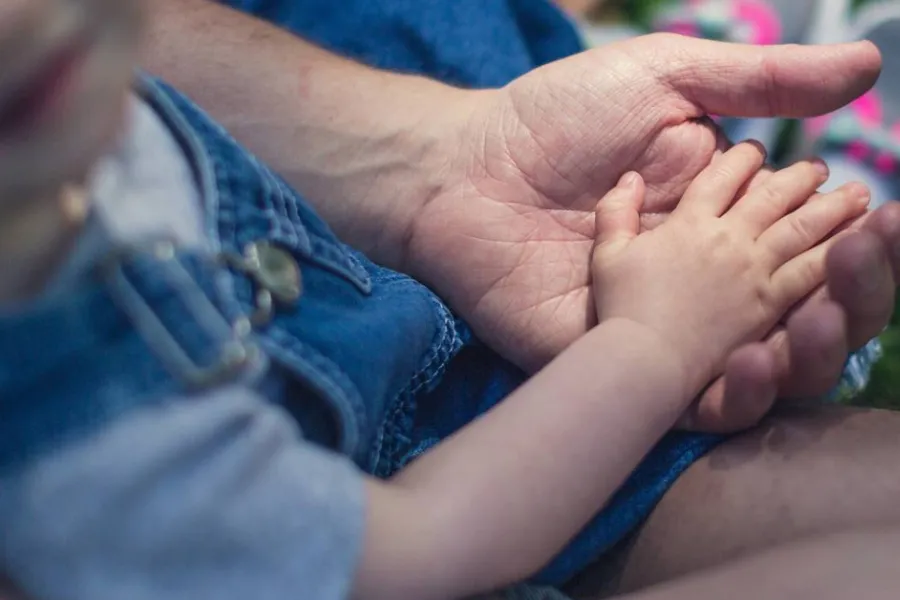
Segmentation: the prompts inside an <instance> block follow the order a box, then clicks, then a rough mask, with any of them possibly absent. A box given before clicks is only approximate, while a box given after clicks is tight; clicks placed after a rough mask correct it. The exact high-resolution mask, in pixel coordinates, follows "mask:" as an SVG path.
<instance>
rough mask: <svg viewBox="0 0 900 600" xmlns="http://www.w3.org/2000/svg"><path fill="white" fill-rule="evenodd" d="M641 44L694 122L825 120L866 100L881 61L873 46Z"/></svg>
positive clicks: (654, 38)
mask: <svg viewBox="0 0 900 600" xmlns="http://www.w3.org/2000/svg"><path fill="white" fill-rule="evenodd" d="M641 43H642V44H644V48H643V50H644V51H645V52H648V55H649V56H652V57H656V61H654V62H657V63H658V64H656V65H654V67H655V68H654V71H655V74H656V76H657V78H658V79H659V80H660V82H661V83H663V84H665V85H666V86H667V87H669V89H671V90H672V91H674V92H675V93H677V94H679V95H680V96H681V98H683V99H684V100H687V101H688V103H689V106H690V107H691V109H692V110H693V111H694V112H695V115H694V116H701V115H705V114H713V115H722V116H733V117H811V116H816V115H820V114H825V113H828V112H831V111H833V110H837V109H838V108H841V107H842V106H844V105H846V104H848V103H849V102H852V101H853V100H855V99H856V98H858V97H859V96H861V95H862V94H864V93H865V92H866V91H868V90H869V89H870V88H871V87H872V86H873V85H874V84H875V81H876V80H877V79H878V75H879V73H880V72H881V54H880V53H879V51H878V48H877V47H876V46H875V45H874V44H873V43H871V42H868V41H860V42H853V43H846V44H830V45H818V46H798V45H783V46H750V45H744V44H732V43H727V42H716V41H710V40H702V39H697V38H690V37H685V36H679V35H673V34H655V35H650V36H645V37H644V38H643V39H642V40H641ZM635 50H638V51H639V50H640V49H638V48H636V49H635ZM691 109H689V110H691Z"/></svg>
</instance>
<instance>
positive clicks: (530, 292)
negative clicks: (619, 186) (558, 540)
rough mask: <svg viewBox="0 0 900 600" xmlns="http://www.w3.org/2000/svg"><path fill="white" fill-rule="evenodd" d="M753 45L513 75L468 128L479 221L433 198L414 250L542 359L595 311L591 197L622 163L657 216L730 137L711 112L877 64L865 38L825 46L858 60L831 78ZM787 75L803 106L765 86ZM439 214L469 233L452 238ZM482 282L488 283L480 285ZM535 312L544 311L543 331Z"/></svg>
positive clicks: (511, 348) (860, 84) (648, 220)
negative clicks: (739, 91)
mask: <svg viewBox="0 0 900 600" xmlns="http://www.w3.org/2000/svg"><path fill="white" fill-rule="evenodd" d="M688 44H690V45H689V46H688ZM706 44H709V46H708V47H707V46H706ZM688 50H690V51H688ZM746 50H747V49H746V48H742V49H739V48H738V47H733V48H732V47H724V46H723V45H720V44H716V43H710V42H704V41H701V40H690V41H688V40H685V39H684V38H681V37H679V36H671V35H664V34H657V35H651V36H645V37H643V38H639V39H634V40H630V41H628V42H624V43H620V44H613V45H610V46H606V47H604V48H602V49H598V50H593V51H589V52H586V53H582V54H580V55H577V56H574V57H572V58H569V59H566V60H563V61H561V62H558V63H555V64H553V65H549V66H547V67H543V68H541V69H538V70H536V71H534V72H532V73H530V74H528V75H526V76H525V77H523V78H521V79H519V80H517V81H515V82H513V83H512V84H511V85H510V86H508V87H507V88H506V89H505V105H504V106H503V107H502V108H500V109H497V108H494V109H493V110H491V111H490V112H488V114H487V115H486V117H485V118H484V119H483V120H478V119H477V118H473V122H472V124H471V126H472V128H473V130H477V131H481V132H484V133H482V135H480V136H476V135H470V136H466V138H467V139H476V140H478V141H479V143H480V144H482V148H481V149H479V151H472V152H470V153H467V155H468V156H474V157H477V158H476V159H475V160H474V161H473V162H472V163H471V164H470V165H468V167H467V172H468V174H469V175H468V178H467V181H466V183H465V186H466V187H467V190H466V191H464V192H461V194H462V195H465V198H466V204H467V206H468V208H467V212H468V213H471V212H472V211H473V210H475V211H477V213H478V214H479V216H480V217H481V224H480V230H479V231H477V232H476V231H473V226H472V225H471V223H468V221H467V219H468V217H467V215H466V214H462V213H461V212H460V211H459V210H457V209H456V206H458V202H459V198H458V196H450V197H449V198H448V202H442V201H441V199H440V198H439V199H437V200H436V201H433V202H431V203H430V204H429V205H427V206H426V208H425V211H424V214H423V215H422V217H421V218H420V219H419V221H420V222H421V223H423V225H422V227H421V228H419V229H418V230H416V232H415V233H416V235H415V236H414V237H413V242H412V244H413V253H415V254H418V255H420V256H426V257H428V260H425V261H424V263H425V264H427V265H428V266H429V270H428V272H427V273H424V272H423V273H421V274H418V273H417V274H418V275H420V276H421V277H423V278H424V279H426V280H428V279H430V280H433V281H435V282H436V283H437V285H436V287H437V288H438V289H439V290H441V291H442V292H443V293H444V294H445V295H446V296H448V297H449V300H450V303H451V305H456V306H464V307H465V311H466V312H467V313H474V314H476V315H479V317H478V318H476V327H478V326H480V328H481V330H482V331H481V332H482V336H483V337H485V338H486V340H487V341H488V342H489V343H491V344H492V345H494V346H495V347H497V348H499V349H501V353H503V354H505V355H507V356H509V357H511V358H512V359H513V360H514V361H515V362H517V363H519V364H520V365H521V366H523V367H525V368H526V369H528V370H533V369H536V368H539V367H540V366H541V365H542V364H544V363H545V362H546V361H547V360H549V359H550V358H552V357H553V356H555V355H556V354H558V353H559V351H560V350H561V349H562V348H564V347H565V346H567V345H568V344H569V343H571V341H573V340H574V339H577V337H579V336H580V335H581V334H583V333H584V331H585V330H586V329H587V328H588V327H590V326H591V325H593V323H594V316H593V306H592V302H591V300H590V291H589V278H590V277H589V268H588V263H587V261H585V260H584V257H586V256H587V255H588V254H589V252H590V247H591V244H592V240H593V236H594V230H593V226H594V224H593V210H594V206H595V205H596V202H597V200H598V199H599V198H600V197H602V195H603V194H605V193H606V192H607V191H608V190H609V189H610V188H611V187H612V186H613V185H614V184H615V181H616V179H617V178H618V177H619V176H620V175H621V174H622V173H624V172H626V171H629V170H634V171H637V172H639V173H641V175H642V176H643V177H644V179H645V181H646V183H647V189H648V195H647V200H646V203H645V207H644V209H643V212H644V214H643V218H642V220H643V224H644V226H645V227H647V228H649V227H653V226H654V225H655V224H657V223H659V222H660V220H661V219H662V218H664V215H665V214H667V213H668V212H670V211H671V209H672V208H673V207H674V205H675V204H676V203H677V201H678V200H679V198H680V196H681V194H682V193H683V191H684V190H685V188H686V187H687V184H688V183H689V182H690V181H691V180H692V179H693V178H694V177H695V176H696V175H697V174H698V173H699V172H700V171H701V170H702V169H703V168H704V167H705V166H706V165H707V164H709V162H710V160H711V159H712V157H713V155H714V153H715V152H716V151H717V150H719V149H721V148H722V147H723V146H724V143H723V140H722V139H721V137H720V136H719V135H718V132H717V131H716V129H715V128H714V127H712V126H711V124H710V122H709V121H708V120H707V119H705V118H703V117H704V115H705V114H707V113H718V114H731V113H734V112H735V111H738V112H740V113H743V114H746V115H747V116H756V115H762V114H769V113H771V112H778V113H780V114H786V115H789V116H792V115H799V114H803V113H807V114H808V113H815V112H821V111H827V110H830V109H832V108H836V107H837V106H839V105H840V104H838V102H849V101H850V100H852V99H854V98H855V97H857V96H858V95H860V94H861V93H863V92H864V91H865V90H866V89H868V88H869V87H870V86H871V85H872V83H874V81H875V79H876V77H877V74H878V71H879V68H880V58H879V55H878V52H877V50H875V48H874V47H873V46H869V47H868V48H866V50H865V51H866V52H867V56H866V61H867V62H863V61H862V60H861V59H860V55H861V54H862V52H861V48H857V51H856V55H855V56H853V57H852V62H851V58H848V55H847V53H846V48H842V49H835V48H823V49H818V50H817V52H818V53H819V54H820V56H819V60H827V59H828V58H829V57H826V56H822V54H823V53H825V54H827V53H832V54H833V56H832V57H831V58H833V60H832V63H833V64H847V65H848V67H851V65H852V69H849V71H848V72H850V73H852V75H847V76H836V77H834V78H831V79H829V80H828V81H827V82H825V83H824V86H825V87H826V88H827V89H825V90H823V89H822V87H823V81H822V79H821V78H820V77H818V73H811V74H809V75H808V76H807V75H805V74H804V73H803V72H801V69H804V70H805V69H806V65H804V64H802V62H801V61H803V60H804V59H803V57H800V56H790V57H788V56H787V55H785V56H783V57H779V55H778V54H776V52H777V50H775V49H772V50H766V49H754V51H757V50H758V54H759V56H758V58H757V60H755V61H753V62H750V61H748V60H747V59H746V55H740V54H739V53H742V52H746ZM705 56H706V57H709V58H708V60H705V59H704V57H705ZM729 60H733V61H734V64H735V65H736V66H735V68H736V69H737V72H735V74H734V75H735V79H742V78H746V79H747V81H749V82H750V85H751V86H752V87H751V89H747V90H745V95H746V98H740V97H735V96H734V93H733V92H731V93H729V91H728V90H727V89H721V87H722V86H721V85H720V82H719V81H718V78H717V71H718V72H720V70H721V69H722V68H725V65H726V64H727V61H729ZM751 69H752V70H753V71H752V72H751ZM836 71H837V72H838V73H840V72H841V71H840V70H839V69H836ZM708 73H712V74H713V75H708ZM788 77H790V78H791V79H792V82H793V87H794V88H795V89H796V90H797V96H796V97H805V98H806V99H807V100H806V101H805V103H804V106H802V107H800V106H794V105H793V104H794V97H793V96H790V95H786V94H785V95H783V97H780V98H779V97H774V98H773V97H771V96H772V95H773V94H772V93H769V92H770V91H771V90H776V89H780V88H781V87H784V88H787V87H788V86H786V85H785V86H779V85H778V84H779V83H780V82H779V79H782V78H783V79H787V78H788ZM804 88H805V89H807V90H809V93H808V94H805V93H804V91H803V90H804ZM814 90H815V92H813V91H814ZM823 92H826V93H824V94H823ZM695 95H696V96H697V98H696V99H695V98H694V96H695ZM701 96H702V97H701ZM764 97H766V101H765V103H762V100H761V98H764ZM820 97H821V98H824V100H821V105H820V107H817V106H816V102H819V100H818V98H820ZM594 124H596V125H594ZM597 148H603V152H597V151H596V150H595V149H597ZM510 198H515V199H516V200H515V201H514V202H511V201H510V200H509V199H510ZM473 207H475V208H474V209H473ZM432 226H438V227H440V228H442V229H443V231H451V232H454V231H460V232H465V234H464V235H463V234H460V239H454V238H453V237H452V236H447V235H442V234H441V232H440V231H437V230H435V229H433V228H432ZM436 239H440V240H441V241H442V242H443V244H444V245H443V246H442V245H441V244H438V243H435V242H434V240H436ZM417 244H420V245H419V246H417ZM504 247H505V249H504ZM512 249H515V252H513V251H512ZM460 253H463V254H466V255H469V254H471V255H472V256H471V257H470V256H466V259H465V260H457V261H455V264H454V263H451V262H449V261H441V260H440V258H439V256H438V255H443V256H455V257H459V256H460ZM479 257H480V258H479ZM457 265H465V268H466V269H467V273H468V275H467V276H468V277H469V278H470V279H480V281H478V282H476V283H473V284H472V285H470V286H469V287H468V289H467V290H465V292H462V291H460V292H459V293H458V295H454V294H455V292H454V290H453V289H452V288H451V287H450V286H447V285H442V281H441V280H445V281H458V280H459V279H460V278H461V277H462V276H463V274H462V273H457V272H455V269H457V268H462V267H458V266H457ZM473 265H476V268H474V269H473V268H472V266H473ZM538 265H540V266H538ZM479 286H480V287H481V289H482V293H480V294H472V289H474V288H478V287H479ZM512 290H514V291H515V293H511V291H512ZM511 299H512V300H511ZM510 315H514V316H510ZM573 315H576V316H577V318H575V317H573ZM512 318H515V319H517V320H518V321H519V322H520V323H521V326H519V327H509V326H506V327H504V329H503V331H499V332H496V333H497V335H498V337H496V338H494V337H491V333H492V331H491V323H495V322H500V321H509V320H510V319H512ZM481 319H483V322H481ZM536 322H539V323H542V324H544V327H542V328H540V335H538V334H537V331H538V329H539V328H538V327H534V326H533V324H534V323H536ZM511 334H512V335H513V336H516V335H518V336H519V337H509V336H510V335H511ZM523 352H527V354H523Z"/></svg>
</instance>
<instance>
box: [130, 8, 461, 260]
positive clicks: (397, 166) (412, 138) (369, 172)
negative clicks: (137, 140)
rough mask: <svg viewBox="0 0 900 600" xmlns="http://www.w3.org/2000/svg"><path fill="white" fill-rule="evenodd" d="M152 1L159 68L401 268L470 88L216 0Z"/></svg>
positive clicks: (360, 241) (152, 65)
mask: <svg viewBox="0 0 900 600" xmlns="http://www.w3.org/2000/svg"><path fill="white" fill-rule="evenodd" d="M150 10H151V11H152V14H151V19H150V20H151V23H152V26H151V27H150V33H149V36H148V39H147V44H146V51H145V61H144V64H145V66H146V67H147V68H148V70H150V71H151V72H153V73H154V74H156V75H159V76H161V77H162V78H164V79H166V80H167V81H168V82H170V83H171V84H173V85H175V86H176V87H178V88H179V89H181V90H182V91H183V92H185V93H186V94H188V95H189V96H190V97H192V99H194V100H195V101H196V102H197V103H198V104H200V105H201V106H202V107H203V108H204V109H206V110H207V111H208V112H210V113H211V114H212V116H213V117H215V118H216V119H217V120H218V121H219V122H220V123H222V124H223V125H224V126H225V127H226V128H227V129H228V130H229V131H230V132H231V133H232V134H233V135H234V136H235V137H236V138H237V139H238V140H240V141H241V142H242V143H243V144H245V145H246V146H247V147H249V149H250V150H252V151H253V152H254V153H256V154H257V155H258V156H260V158H262V159H263V160H264V161H265V162H266V163H268V164H269V165H270V166H272V167H273V168H274V169H275V170H276V171H278V172H279V173H280V174H281V175H283V176H284V177H285V178H286V179H287V180H288V181H289V182H290V183H291V184H292V185H294V186H295V187H296V188H297V189H298V190H299V191H300V192H301V193H303V194H304V196H305V197H306V198H307V199H308V200H309V201H310V202H312V203H313V204H314V205H315V206H316V208H317V210H318V211H319V212H320V213H321V214H322V215H323V217H324V218H325V219H326V220H327V221H328V222H329V224H330V225H331V226H332V227H333V228H334V229H335V230H336V231H337V233H338V234H339V235H340V236H341V237H343V238H344V239H345V240H346V241H348V242H350V243H351V244H353V245H355V246H357V247H358V248H360V249H362V250H364V251H366V252H368V253H369V254H370V255H371V256H373V258H375V259H376V260H378V261H379V262H382V263H383V264H387V265H388V266H392V267H394V268H402V267H403V262H404V252H405V236H406V235H407V233H408V231H409V228H410V225H411V221H412V219H413V217H414V215H415V214H416V212H417V210H418V209H419V208H420V207H421V205H422V204H423V203H424V202H425V201H427V199H428V198H430V197H432V196H433V195H435V194H436V193H438V191H439V189H440V188H441V185H442V183H443V181H442V177H443V174H444V173H445V172H446V171H447V169H446V167H447V162H448V161H449V160H452V156H453V155H454V151H455V149H456V148H458V146H459V144H458V142H457V141H456V140H455V139H454V136H455V132H456V130H457V129H458V125H456V124H457V123H459V122H460V118H459V116H460V115H461V114H464V113H465V111H466V110H467V108H466V104H467V102H468V97H469V96H468V93H467V92H463V91H462V90H456V89H453V88H450V87H448V86H444V85H442V84H440V83H437V82H434V81H430V80H427V79H424V78H421V77H414V76H407V75H399V74H393V73H387V72H383V71H378V70H375V69H371V68H368V67H366V66H363V65H360V64H357V63H354V62H352V61H349V60H345V59H343V58H340V57H338V56H335V55H333V54H331V53H329V52H326V51H324V50H322V49H320V48H317V47H315V46H313V45H312V44H309V43H307V42H305V41H303V40H301V39H299V38H297V37H296V36H294V35H292V34H290V33H288V32H285V31H283V30H280V29H278V28H276V27H274V26H272V25H270V24H268V23H265V22H263V21H260V20H258V19H255V18H253V17H249V16H246V15H243V14H241V13H238V12H236V11H234V10H231V9H229V8H227V7H224V6H222V5H220V4H216V3H213V2H210V1H208V0H156V1H155V2H153V3H151V4H150ZM463 120H464V119H463Z"/></svg>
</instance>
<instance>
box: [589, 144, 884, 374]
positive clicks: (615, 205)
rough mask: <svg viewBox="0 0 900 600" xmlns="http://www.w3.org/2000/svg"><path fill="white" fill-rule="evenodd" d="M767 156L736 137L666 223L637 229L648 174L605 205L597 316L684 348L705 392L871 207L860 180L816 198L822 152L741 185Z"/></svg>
mask: <svg viewBox="0 0 900 600" xmlns="http://www.w3.org/2000/svg"><path fill="white" fill-rule="evenodd" d="M764 161H765V154H764V152H763V151H762V150H761V148H760V147H759V146H758V145H756V144H754V143H751V142H745V143H741V144H738V145H737V146H735V147H733V148H732V149H731V150H729V151H727V152H726V153H724V154H722V155H721V156H719V157H717V158H716V159H715V160H713V162H712V163H711V164H710V165H709V167H707V168H706V170H704V171H703V172H702V173H700V175H698V176H697V178H696V179H695V180H694V181H693V182H692V183H691V185H690V187H689V188H688V190H687V191H686V192H685V194H684V197H683V199H682V200H681V202H680V204H679V205H678V208H677V209H676V210H675V211H674V212H673V213H672V215H671V217H670V218H669V219H668V220H667V221H666V222H665V223H663V224H662V225H660V226H659V227H657V228H656V229H654V230H652V231H649V232H646V233H643V234H640V235H638V231H639V228H640V223H639V215H638V212H639V210H640V208H641V205H642V202H643V197H644V184H643V181H642V180H641V178H640V176H638V175H637V174H635V173H628V174H626V175H625V176H624V177H622V180H621V181H620V182H619V184H618V185H617V186H616V187H615V188H614V189H613V190H611V191H610V192H609V194H607V196H606V197H605V198H603V200H601V201H600V202H599V204H598V208H597V240H596V247H595V250H594V255H593V264H592V273H593V281H594V294H595V301H596V307H597V315H598V318H599V320H600V321H603V320H604V319H610V318H624V319H629V320H631V321H634V322H637V323H639V324H642V325H645V326H647V327H649V328H651V329H652V330H653V331H655V332H656V333H657V334H658V335H659V336H660V337H661V339H662V340H663V341H664V342H665V343H666V344H668V345H669V349H670V350H671V351H673V352H675V353H677V354H676V355H677V356H679V357H681V360H682V362H683V364H684V368H685V373H686V375H687V377H688V382H689V383H690V385H691V386H692V388H693V389H695V390H697V391H699V389H700V388H701V387H702V386H703V385H705V384H706V383H707V382H709V381H710V380H711V379H712V378H713V377H715V376H717V375H719V374H720V373H721V370H722V367H723V365H724V361H725V359H726V358H727V357H728V355H729V354H730V352H731V351H733V350H734V349H735V348H737V347H738V346H739V345H741V344H744V343H747V342H751V341H756V340H759V339H762V338H763V336H765V334H766V333H767V332H768V331H769V330H770V329H771V328H772V327H773V326H774V325H775V324H776V323H777V321H778V320H779V319H780V318H781V317H782V315H784V314H785V312H786V311H787V310H788V309H790V308H791V306H793V305H794V304H795V303H797V302H799V301H800V300H802V299H803V298H804V297H805V296H806V295H807V294H809V293H810V292H812V291H813V290H815V289H816V288H817V287H818V286H820V285H821V284H822V282H823V281H824V271H825V255H826V252H827V250H828V247H829V246H830V245H831V244H832V243H833V241H834V240H835V236H834V235H833V233H834V232H835V230H836V229H838V228H839V227H840V226H841V225H842V224H844V223H846V222H847V221H849V220H851V219H853V218H855V217H857V216H859V215H861V214H863V213H864V212H865V211H866V206H867V204H868V200H869V194H868V190H867V188H866V187H865V186H864V185H862V184H858V183H854V184H848V185H846V186H843V187H842V188H840V189H838V190H836V191H834V192H831V193H828V194H823V195H820V196H815V197H813V196H814V195H815V193H816V189H817V188H818V187H819V186H820V185H821V184H822V183H824V182H825V180H826V179H827V178H828V171H827V168H826V167H825V165H824V164H823V163H821V162H818V161H803V162H799V163H797V164H795V165H793V166H791V167H788V168H786V169H784V170H782V171H779V172H778V173H775V174H773V176H772V177H771V178H769V179H767V180H766V181H764V182H763V183H761V184H759V185H756V186H753V187H751V188H750V189H749V190H747V191H746V193H744V192H745V188H746V186H747V185H748V182H749V181H750V180H751V178H752V176H753V175H754V174H755V173H756V172H757V171H758V170H759V169H760V168H761V167H762V166H763V164H764ZM811 197H813V198H812V199H811V200H810V198H811Z"/></svg>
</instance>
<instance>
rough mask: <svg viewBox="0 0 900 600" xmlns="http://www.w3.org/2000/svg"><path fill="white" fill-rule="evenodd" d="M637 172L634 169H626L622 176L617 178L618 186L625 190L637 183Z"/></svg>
mask: <svg viewBox="0 0 900 600" xmlns="http://www.w3.org/2000/svg"><path fill="white" fill-rule="evenodd" d="M637 181H638V174H637V173H635V172H634V171H628V172H627V173H625V174H624V175H622V178H621V179H620V180H619V187H622V188H625V189H626V190H628V189H631V188H633V187H634V186H635V185H637Z"/></svg>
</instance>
